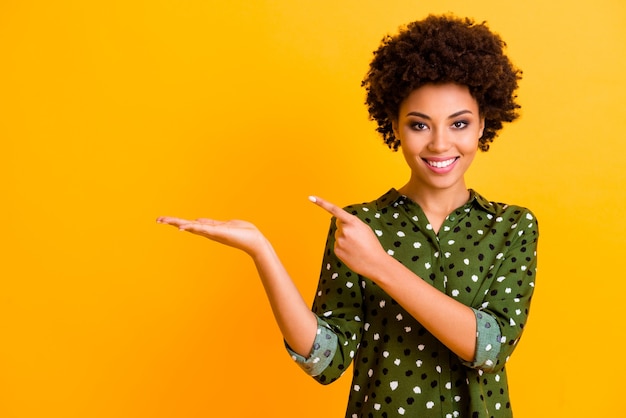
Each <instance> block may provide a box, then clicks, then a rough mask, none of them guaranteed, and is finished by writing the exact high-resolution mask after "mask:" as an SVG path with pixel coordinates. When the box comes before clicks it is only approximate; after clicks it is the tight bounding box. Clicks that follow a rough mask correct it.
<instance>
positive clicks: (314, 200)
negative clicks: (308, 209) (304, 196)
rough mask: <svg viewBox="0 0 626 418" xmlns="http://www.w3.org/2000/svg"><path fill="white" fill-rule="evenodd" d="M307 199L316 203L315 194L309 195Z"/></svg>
mask: <svg viewBox="0 0 626 418" xmlns="http://www.w3.org/2000/svg"><path fill="white" fill-rule="evenodd" d="M309 200H310V201H311V202H313V203H317V198H316V197H315V196H309Z"/></svg>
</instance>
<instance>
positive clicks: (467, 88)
mask: <svg viewBox="0 0 626 418" xmlns="http://www.w3.org/2000/svg"><path fill="white" fill-rule="evenodd" d="M503 47H504V42H503V41H502V40H501V39H500V37H499V36H498V35H496V34H494V33H492V32H491V31H490V30H489V29H488V28H487V27H486V25H485V24H476V23H474V22H473V21H472V20H470V19H458V18H455V17H452V16H429V17H428V18H426V19H424V20H422V21H417V22H413V23H411V24H409V25H407V26H406V27H404V28H402V29H401V31H400V32H399V34H397V35H396V36H393V37H392V36H388V37H386V38H384V39H383V41H382V44H381V45H380V47H379V48H378V50H377V51H376V52H375V55H374V59H373V61H372V62H371V64H370V69H369V72H368V74H367V76H366V78H365V79H364V81H363V86H364V87H365V89H366V91H367V100H366V103H367V105H368V109H369V112H370V116H371V117H372V119H373V120H375V121H376V122H377V124H378V131H379V132H380V133H381V134H382V137H383V139H384V141H385V143H386V144H387V145H388V146H389V147H390V148H391V149H393V150H397V149H398V148H399V149H401V150H402V153H403V154H404V157H405V160H406V162H407V164H408V166H409V168H410V171H411V175H410V178H409V180H408V182H407V183H406V184H405V185H404V186H402V187H400V188H399V189H397V190H396V189H394V188H392V189H391V190H389V191H388V192H387V193H385V194H384V195H383V196H381V197H380V198H378V199H376V200H374V201H371V202H369V203H364V204H358V205H352V206H348V207H346V208H345V209H342V208H339V207H337V206H335V205H333V204H332V203H330V202H327V201H325V200H323V199H321V198H318V197H311V200H312V201H313V202H314V203H316V204H317V205H319V206H320V207H321V208H323V209H325V210H327V211H328V212H330V213H331V214H332V215H333V218H332V221H331V226H330V232H329V235H328V241H327V245H326V250H325V253H324V260H323V265H322V272H321V276H320V280H319V285H318V291H317V293H316V296H315V300H314V303H313V308H312V310H310V309H309V308H308V306H307V305H306V303H305V302H304V300H303V299H302V297H301V296H300V294H299V292H298V290H297V289H296V287H295V286H294V284H293V282H292V280H291V279H290V277H289V275H288V274H287V272H286V271H285V269H284V268H283V265H282V264H281V262H280V260H279V258H278V257H277V255H276V254H275V252H274V250H273V249H272V246H271V245H270V243H269V242H268V241H267V240H266V238H265V237H264V236H263V235H262V234H261V232H259V230H258V229H257V228H256V227H255V226H254V225H252V224H250V223H248V222H244V221H228V222H219V221H215V220H210V219H197V220H185V219H179V218H172V217H162V218H159V219H158V221H159V222H161V223H165V224H169V225H173V226H176V227H178V228H180V229H182V230H186V231H189V232H192V233H194V234H198V235H203V236H205V237H207V238H209V239H212V240H214V241H218V242H221V243H223V244H226V245H229V246H232V247H235V248H239V249H241V250H243V251H245V252H246V253H248V254H249V255H250V256H251V257H252V259H253V260H254V262H255V264H256V267H257V269H258V272H259V275H260V277H261V280H262V282H263V284H264V287H265V290H266V292H267V296H268V299H269V301H270V304H271V306H272V309H273V312H274V315H275V317H276V321H277V322H278V325H279V327H280V329H281V331H282V333H283V336H284V338H285V342H286V345H287V349H288V350H289V352H290V353H291V355H292V357H293V358H294V360H295V361H296V362H297V363H298V364H299V365H300V366H301V367H302V368H303V369H304V370H305V371H306V372H307V373H309V374H310V375H311V376H313V377H314V378H315V379H317V380H318V381H319V382H321V383H324V384H327V383H331V382H333V381H334V380H336V379H337V378H339V377H340V376H341V375H342V374H343V372H344V371H345V370H346V369H347V368H348V366H349V365H350V363H352V362H354V369H353V370H354V372H353V378H352V379H353V382H352V388H351V392H350V397H349V400H348V407H347V412H346V417H374V416H376V417H392V416H407V417H508V416H511V415H512V412H511V405H510V402H509V396H508V387H507V376H506V372H505V369H504V366H505V363H506V361H507V359H508V358H509V356H510V355H511V353H512V351H513V349H514V348H515V346H516V344H517V342H518V341H519V338H520V336H521V333H522V330H523V328H524V325H525V324H526V320H527V317H528V312H529V306H530V300H531V296H532V293H533V288H534V280H535V269H536V246H537V238H538V229H537V222H536V220H535V218H534V216H533V214H532V213H531V212H530V211H529V210H527V209H525V208H523V207H519V206H512V205H505V204H502V203H495V202H491V201H489V200H487V199H486V198H484V197H483V196H481V195H480V194H478V193H477V192H476V191H473V190H471V189H468V188H467V186H466V184H465V178H464V176H465V172H466V171H467V169H468V168H469V166H470V165H471V163H472V160H473V158H474V156H475V154H476V152H477V151H478V150H479V149H480V150H482V151H486V150H487V149H488V148H489V144H490V143H491V142H492V141H493V139H494V137H495V136H496V134H497V132H498V131H499V130H500V129H501V128H502V123H503V122H511V121H513V120H515V119H516V118H517V112H516V111H517V109H518V108H519V106H518V104H517V103H516V102H515V95H514V92H515V90H516V89H517V82H518V80H519V78H520V75H521V72H520V71H519V70H517V69H516V68H515V67H514V66H513V65H512V64H511V62H510V61H509V59H508V58H507V57H506V56H505V55H504V53H503Z"/></svg>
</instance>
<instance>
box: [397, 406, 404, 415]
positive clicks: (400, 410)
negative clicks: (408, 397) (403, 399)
mask: <svg viewBox="0 0 626 418" xmlns="http://www.w3.org/2000/svg"><path fill="white" fill-rule="evenodd" d="M398 414H400V415H404V408H403V407H400V408H398Z"/></svg>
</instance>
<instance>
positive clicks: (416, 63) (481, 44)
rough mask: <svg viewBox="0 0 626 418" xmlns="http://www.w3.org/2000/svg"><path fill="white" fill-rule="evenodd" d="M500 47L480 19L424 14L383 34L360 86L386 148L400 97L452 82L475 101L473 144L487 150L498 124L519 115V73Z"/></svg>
mask: <svg viewBox="0 0 626 418" xmlns="http://www.w3.org/2000/svg"><path fill="white" fill-rule="evenodd" d="M505 46H506V44H505V43H504V41H503V40H502V39H501V38H500V36H499V35H497V34H495V33H493V32H491V31H490V30H489V28H488V27H487V25H486V23H485V22H483V23H480V24H476V23H475V22H474V21H473V20H472V19H469V18H464V19H461V18H456V17H453V16H449V15H443V16H433V15H431V16H428V17H427V18H426V19H424V20H421V21H416V22H412V23H409V24H408V25H406V26H405V27H403V28H401V29H400V32H399V33H398V34H397V35H396V36H389V35H388V36H386V37H384V38H383V40H382V42H381V44H380V46H379V47H378V49H377V50H376V51H374V59H373V60H372V62H371V63H370V68H369V71H368V73H367V75H366V77H365V79H364V80H363V82H362V83H361V85H362V86H363V87H365V90H366V92H367V96H366V100H365V104H366V105H367V108H368V111H369V115H370V119H372V120H374V121H376V122H377V124H378V128H377V131H378V132H380V134H381V135H382V137H383V140H384V142H385V143H386V144H387V145H388V146H389V148H391V149H392V150H394V151H397V150H398V147H399V146H400V140H399V139H397V138H396V137H395V135H394V133H393V128H392V121H394V120H396V119H397V118H398V111H399V108H400V104H401V103H402V101H403V100H404V99H405V98H406V97H407V96H408V95H409V94H410V93H411V92H412V91H413V90H415V89H417V88H419V87H421V86H423V85H425V84H428V83H448V82H453V83H456V84H460V85H464V86H467V87H468V88H469V91H470V94H471V95H472V97H474V99H476V101H477V103H478V108H479V110H480V113H481V116H482V117H484V118H485V129H484V132H483V136H482V137H481V138H480V140H479V145H478V147H479V148H480V149H481V150H482V151H487V150H488V149H489V144H490V143H491V142H492V141H493V139H494V138H495V137H496V135H497V133H498V131H499V130H500V129H502V123H503V122H512V121H513V120H515V119H516V118H517V117H518V116H519V114H518V112H517V109H519V108H520V106H519V105H518V104H517V103H516V102H515V99H516V98H517V96H516V95H515V94H514V92H515V90H516V89H517V82H518V80H519V79H521V75H522V72H521V71H520V70H519V69H517V68H515V67H514V66H513V64H512V63H511V61H509V59H508V58H507V56H506V55H504V52H503V49H504V47H505Z"/></svg>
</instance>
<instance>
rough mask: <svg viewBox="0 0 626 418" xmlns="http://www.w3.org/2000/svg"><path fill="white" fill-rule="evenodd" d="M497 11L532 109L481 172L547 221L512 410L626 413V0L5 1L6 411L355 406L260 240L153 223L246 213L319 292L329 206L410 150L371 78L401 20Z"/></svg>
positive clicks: (372, 187)
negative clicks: (271, 279) (318, 353)
mask: <svg viewBox="0 0 626 418" xmlns="http://www.w3.org/2000/svg"><path fill="white" fill-rule="evenodd" d="M447 11H453V12H455V13H456V14H458V15H467V16H471V17H474V18H476V19H477V20H480V21H482V20H487V21H488V22H489V25H490V27H491V28H492V29H493V30H495V31H496V32H499V33H500V34H501V35H502V36H503V38H504V39H505V40H506V42H507V44H508V52H509V54H510V56H511V58H512V59H513V61H514V62H515V63H516V64H517V65H518V66H519V67H521V68H522V69H523V70H524V79H523V81H522V82H521V88H520V92H519V97H520V102H521V103H522V105H523V115H522V118H521V119H520V120H519V121H518V122H516V123H514V124H512V125H510V126H507V127H506V128H505V129H504V131H503V132H502V135H501V137H500V138H498V139H497V140H496V142H495V144H494V145H493V147H492V149H491V151H490V152H489V153H487V154H483V155H480V156H479V157H478V159H477V160H476V162H475V164H474V167H473V168H472V170H471V171H470V173H469V174H468V181H469V184H470V186H471V187H473V188H475V189H477V190H478V191H479V192H481V193H482V194H484V195H486V196H487V197H488V198H490V199H493V200H500V201H506V202H510V203H517V204H521V205H524V206H528V207H530V208H531V209H533V210H534V211H535V213H536V214H537V216H538V218H539V222H540V227H541V234H542V235H541V241H540V260H539V269H540V272H539V276H538V282H537V293H536V298H535V301H534V305H533V312H532V314H531V319H530V322H529V325H528V327H527V332H526V334H525V337H524V339H523V341H522V343H521V344H520V347H519V349H518V350H517V352H516V353H515V355H514V356H513V358H512V360H511V362H510V363H509V364H510V366H509V373H510V384H511V391H512V400H513V406H514V408H515V410H516V416H517V417H533V418H534V417H556V416H558V417H591V416H594V417H604V416H624V415H620V414H624V409H623V396H624V395H623V387H624V383H623V377H624V376H625V375H626V366H625V363H626V362H625V361H624V353H623V335H624V331H625V329H626V327H625V326H624V317H625V315H624V310H623V306H624V304H625V303H626V301H625V300H624V299H625V297H626V271H625V270H626V269H625V267H624V260H625V258H624V250H625V245H624V244H625V238H624V237H625V235H626V220H625V219H624V216H623V210H624V206H625V203H626V193H625V192H624V185H625V184H626V174H625V173H626V169H625V167H624V166H625V164H626V158H625V155H626V140H625V138H624V126H625V122H626V105H625V103H626V83H625V82H624V74H626V58H625V49H626V47H625V45H626V3H624V2H623V1H621V0H596V1H594V2H581V1H579V2H570V1H564V0H560V1H552V2H547V1H543V0H529V1H523V2H520V1H518V2H502V1H495V0H494V1H491V0H486V1H474V2H468V1H460V0H448V1H442V0H438V1H431V2H422V1H400V0H395V1H393V0H390V1H384V2H383V1H373V0H369V1H363V0H360V1H355V0H349V1H336V0H332V1H330V0H323V1H314V2H310V1H299V2H297V1H292V0H273V1H272V0H264V1H243V0H229V1H220V2H217V1H201V0H159V1H157V0H154V1H147V0H144V1H141V0H108V1H102V0H93V1H84V0H73V1H72V0H58V1H43V0H30V1H28V0H22V1H20V0H2V1H1V2H0V141H1V142H0V145H1V148H0V219H1V221H2V227H1V237H2V239H1V241H0V242H1V244H0V245H1V249H0V417H3V418H16V417H20V418H22V417H68V418H74V417H81V418H82V417H154V418H156V417H159V418H160V417H255V416H266V417H318V416H329V417H339V416H342V414H343V410H344V405H345V400H346V396H347V390H348V385H349V378H344V379H342V380H341V381H339V382H337V383H336V384H334V385H332V386H328V387H324V386H320V385H318V384H317V383H315V382H314V381H313V380H312V379H310V378H309V377H307V376H306V375H305V374H304V373H303V372H301V371H300V370H299V369H298V368H297V367H296V366H295V365H293V364H292V361H291V359H290V358H289V356H288V355H287V354H286V353H285V351H284V350H283V345H282V340H281V338H280V335H279V332H278V330H277V327H276V325H275V324H274V322H273V319H272V316H271V313H270V310H269V306H268V304H267V302H266V300H265V296H264V293H263V290H262V288H261V286H260V283H259V281H258V280H257V278H256V276H255V272H254V269H253V266H252V263H251V262H250V261H249V260H248V259H247V258H246V257H245V256H244V255H243V254H242V253H239V252H237V251H235V250H232V249H229V248H222V247H220V246H219V245H217V244H214V243H210V242H209V241H206V240H202V239H200V238H197V237H192V236H189V235H187V234H180V233H178V232H177V231H176V230H175V229H172V228H167V227H165V226H159V225H157V224H156V223H155V222H154V220H155V218H156V217H157V216H158V215H177V216H185V217H197V216H211V217H216V218H230V217H240V218H246V219H249V220H251V221H254V222H256V223H257V224H258V225H259V226H260V227H261V228H262V230H263V231H264V232H265V233H266V235H267V236H268V237H269V238H270V239H271V240H272V241H273V243H274V244H275V246H276V249H277V251H278V252H279V254H280V255H281V256H282V258H283V260H284V262H285V264H286V265H287V267H288V269H289V270H290V272H291V273H292V275H293V277H294V280H295V281H296V282H297V284H298V286H299V288H300V289H301V291H302V292H303V295H304V296H305V298H306V300H307V301H308V302H310V301H311V299H312V296H313V293H314V289H315V286H316V282H317V276H318V270H319V265H318V264H319V261H320V259H321V252H322V248H323V244H324V239H325V236H326V230H327V226H328V217H327V216H326V215H325V214H324V213H323V212H322V211H320V209H318V208H316V207H314V206H313V205H311V204H310V203H309V202H308V201H307V199H306V196H307V195H309V194H318V195H320V196H323V197H326V198H327V199H329V200H331V201H333V202H335V203H337V204H340V205H346V204H349V203H354V202H360V201H363V200H370V199H373V198H375V197H377V196H378V195H380V194H382V193H383V192H385V191H386V190H387V189H388V188H389V187H392V186H395V187H399V186H401V185H402V184H403V182H404V181H405V179H406V178H407V170H406V169H405V166H404V163H403V161H402V159H401V156H400V154H399V153H396V154H394V153H391V152H390V151H388V150H387V148H386V147H385V146H384V145H382V143H381V140H380V139H379V137H378V136H377V135H376V133H375V132H374V124H373V123H372V122H369V121H368V120H367V115H366V110H365V106H364V105H363V99H364V93H363V91H362V89H361V87H360V81H361V79H362V77H363V75H364V74H365V71H366V69H367V64H368V62H369V60H370V58H371V51H372V50H374V49H375V48H376V47H377V45H378V42H379V40H380V39H381V38H382V36H383V35H384V34H386V33H390V32H391V33H393V32H395V31H396V29H397V27H398V26H400V25H401V24H403V23H407V22H408V21H410V20H414V19H418V18H422V17H424V16H426V15H427V14H428V13H430V12H433V13H440V12H447Z"/></svg>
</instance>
